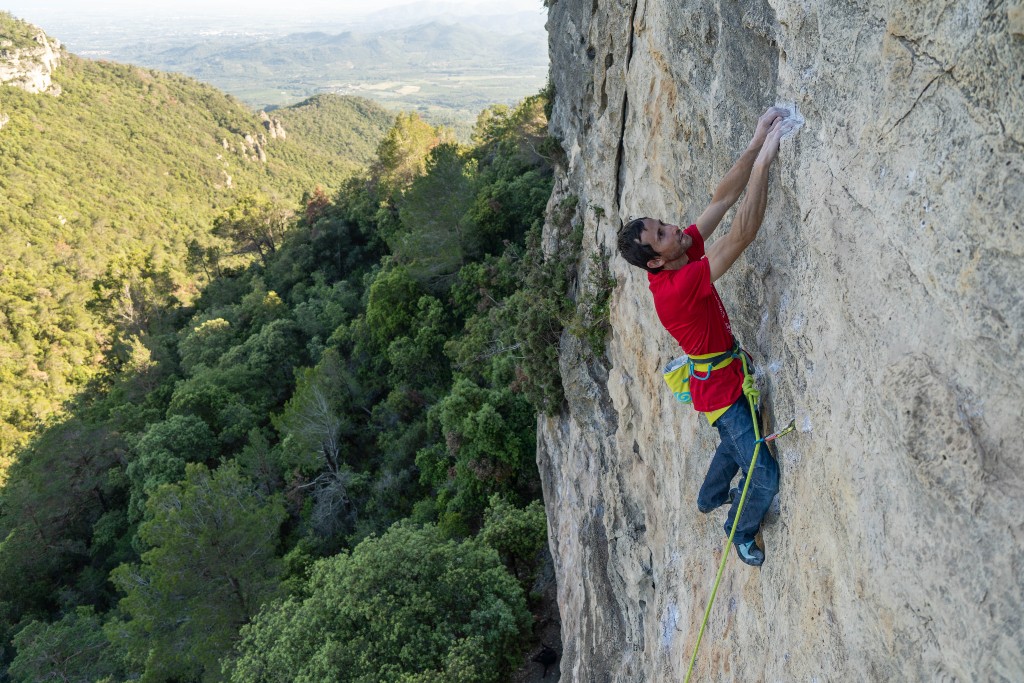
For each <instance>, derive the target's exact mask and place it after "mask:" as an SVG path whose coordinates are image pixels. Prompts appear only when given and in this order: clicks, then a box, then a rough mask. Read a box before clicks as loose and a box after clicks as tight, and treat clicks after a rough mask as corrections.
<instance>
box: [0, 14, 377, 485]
mask: <svg viewBox="0 0 1024 683" xmlns="http://www.w3.org/2000/svg"><path fill="white" fill-rule="evenodd" d="M3 16H4V17H5V21H4V24H3V27H4V31H5V33H10V34H11V40H13V41H14V42H13V43H12V44H18V43H17V40H15V39H18V40H22V38H19V36H20V35H21V34H20V33H18V31H19V30H20V31H21V32H22V33H24V32H25V30H26V29H25V28H24V27H25V26H26V25H25V24H23V23H21V22H17V21H14V20H13V19H11V18H10V16H9V15H3ZM29 32H30V31H29ZM5 54H6V53H5ZM53 78H54V81H55V83H56V84H57V85H58V86H59V87H60V91H61V94H60V95H59V96H52V95H49V94H29V93H27V92H24V91H22V90H19V89H17V88H14V87H7V86H0V226H2V230H0V386H2V388H3V391H2V392H0V479H2V476H3V470H4V469H5V468H6V462H7V461H8V460H9V458H10V456H11V454H12V452H13V449H14V448H16V447H18V446H19V445H23V444H24V443H25V439H26V438H27V436H28V434H29V433H30V432H31V430H32V429H34V428H37V427H38V426H39V425H41V424H42V423H44V422H45V421H46V420H47V419H49V418H50V417H51V416H53V415H54V414H55V413H57V412H59V406H60V404H61V402H62V401H64V400H66V399H68V398H69V397H71V396H73V395H74V394H75V393H76V392H78V391H80V390H81V389H82V388H83V387H85V386H86V384H87V382H88V381H89V380H90V379H91V378H93V377H95V376H96V373H97V371H98V369H99V368H100V367H101V361H102V360H103V358H104V350H105V349H106V348H108V347H109V346H110V345H111V344H112V343H115V342H118V341H119V342H121V345H122V346H124V345H126V344H131V343H137V342H138V340H139V339H141V338H142V337H143V336H145V333H146V328H147V327H148V325H149V318H150V316H151V315H152V312H153V311H154V310H156V309H158V308H160V307H165V306H169V305H173V304H174V302H188V301H190V300H191V298H192V297H193V296H194V295H195V292H196V289H195V280H194V278H193V276H192V274H191V273H190V272H189V268H190V266H189V265H188V263H187V262H188V259H189V255H190V254H191V255H192V257H193V258H194V257H195V256H196V255H198V254H199V253H206V254H211V253H217V252H219V253H221V254H222V255H223V260H224V263H225V264H230V263H231V250H230V248H229V247H228V245H227V243H226V242H224V241H223V240H222V239H221V238H220V237H217V236H215V235H212V234H211V233H210V226H211V224H212V222H213V221H214V219H215V218H216V217H217V216H218V215H220V214H221V213H222V212H224V211H225V210H227V209H229V208H230V207H233V206H235V205H236V204H238V203H239V202H240V201H246V200H248V201H255V202H256V203H264V204H266V203H276V205H279V206H280V207H282V208H283V209H287V208H290V207H294V208H298V204H299V202H298V200H299V198H300V197H301V195H302V193H303V192H306V191H312V189H313V188H315V187H316V186H317V185H318V184H319V185H323V186H324V187H325V188H327V189H336V188H338V187H339V186H340V185H341V183H342V182H343V180H344V179H345V178H346V177H348V176H349V175H351V174H352V172H354V171H355V170H356V169H358V168H361V167H363V166H365V164H366V163H367V162H368V161H369V160H370V159H371V158H372V156H373V153H374V150H375V147H376V145H377V143H378V142H379V140H380V139H381V138H382V136H383V134H384V132H385V131H386V130H387V128H388V127H389V126H390V124H391V122H392V120H393V115H390V114H387V113H385V112H384V110H382V109H380V108H379V107H377V106H376V105H373V104H371V103H369V102H367V101H364V100H353V99H344V98H331V99H327V100H320V101H318V103H317V106H316V108H317V111H316V125H315V126H314V125H311V124H310V123H308V120H309V115H308V114H307V112H308V110H309V109H310V107H311V106H312V105H310V104H309V103H303V104H301V105H297V106H296V108H295V109H294V110H281V111H278V112H274V114H273V117H274V118H275V119H277V120H278V123H281V122H283V124H281V125H283V127H284V130H286V131H287V132H288V133H289V134H288V135H287V137H286V138H283V137H280V136H278V137H274V136H273V135H272V132H274V131H272V130H271V129H272V128H273V122H272V121H268V122H267V123H266V125H265V124H264V122H263V121H261V119H260V117H259V116H258V115H256V114H255V113H254V112H252V111H250V110H248V109H247V108H245V107H244V106H242V105H241V104H240V103H239V102H238V101H236V100H234V99H233V98H231V97H229V96H226V95H224V94H223V93H221V92H219V91H217V90H215V89H214V88H212V87H209V86H206V85H203V84H201V83H198V82H196V81H194V80H192V79H189V78H186V77H182V76H177V75H171V74H164V73H160V72H155V71H150V70H147V69H141V68H136V67H133V66H126V65H120V64H113V63H104V62H94V61H88V60H83V59H78V58H76V57H75V56H73V55H64V56H63V58H62V60H61V65H60V67H59V69H57V71H56V73H55V74H54V76H53ZM292 125H294V130H291V131H288V128H289V126H292ZM274 130H275V131H276V130H278V129H274ZM190 245H191V249H190ZM116 326H120V329H121V330H122V332H123V334H122V335H121V337H120V338H115V336H114V332H113V330H114V329H115V327H116ZM126 357H127V356H126V355H125V354H124V353H121V354H120V355H115V356H114V357H113V359H114V360H115V361H117V362H121V361H123V360H124V359H125V358H126Z"/></svg>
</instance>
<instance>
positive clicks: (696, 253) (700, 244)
mask: <svg viewBox="0 0 1024 683" xmlns="http://www.w3.org/2000/svg"><path fill="white" fill-rule="evenodd" d="M683 233H684V234H687V235H689V236H690V238H691V239H692V240H693V243H692V244H691V245H690V248H689V249H687V250H686V258H687V259H689V261H690V262H691V263H692V262H694V261H699V260H700V259H702V258H704V238H703V237H701V234H700V230H698V229H697V224H696V223H694V224H693V225H691V226H690V227H688V228H687V229H686V230H683Z"/></svg>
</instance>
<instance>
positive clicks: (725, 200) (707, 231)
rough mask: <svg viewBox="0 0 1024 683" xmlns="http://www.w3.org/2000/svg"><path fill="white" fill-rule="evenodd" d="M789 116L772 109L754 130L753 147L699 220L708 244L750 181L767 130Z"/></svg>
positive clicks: (730, 170) (726, 178)
mask: <svg viewBox="0 0 1024 683" xmlns="http://www.w3.org/2000/svg"><path fill="white" fill-rule="evenodd" d="M787 115H789V112H788V111H787V110H785V109H783V108H782V107H772V108H770V109H769V110H768V111H766V112H765V113H764V114H762V115H761V118H759V119H758V120H757V127H756V128H755V129H754V137H753V138H752V139H751V141H750V144H749V145H747V148H746V149H745V150H744V151H743V154H741V155H740V158H739V159H737V160H736V163H734V164H733V165H732V168H730V169H729V172H728V173H726V174H725V177H724V178H722V182H720V183H719V184H718V187H717V188H715V193H714V194H713V195H712V196H711V203H710V204H708V206H707V208H706V209H704V212H703V213H702V214H701V215H700V216H699V217H698V218H697V221H696V222H697V230H698V231H699V232H700V236H701V237H703V238H704V240H705V241H707V239H708V238H709V237H711V233H713V232H714V231H715V228H717V227H718V224H719V223H721V222H722V218H723V217H724V216H725V214H726V213H727V212H728V211H729V209H731V208H732V205H733V204H735V203H736V201H737V200H738V199H739V198H740V195H741V194H743V188H745V187H746V186H747V183H748V182H749V180H750V171H751V169H752V168H753V166H754V161H755V160H756V159H757V155H758V153H760V151H761V147H762V146H763V145H764V141H765V138H766V137H767V135H768V130H769V129H770V128H771V127H772V125H774V123H775V122H776V121H778V120H780V119H782V118H784V117H785V116H787Z"/></svg>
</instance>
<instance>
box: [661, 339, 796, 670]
mask: <svg viewBox="0 0 1024 683" xmlns="http://www.w3.org/2000/svg"><path fill="white" fill-rule="evenodd" d="M735 358H739V359H740V360H741V362H742V363H743V395H744V396H746V397H747V404H748V405H749V406H750V419H751V420H752V421H753V423H754V437H755V438H756V441H755V442H754V455H753V457H752V458H751V459H750V467H749V469H748V470H747V471H748V473H750V472H753V471H754V467H755V466H756V465H757V456H758V453H759V451H760V450H761V444H763V443H769V442H772V441H774V440H775V439H777V438H779V437H780V436H783V435H785V434H789V433H790V432H791V431H793V430H794V429H796V421H795V420H790V422H789V424H788V425H786V426H785V427H784V428H782V429H780V430H779V431H777V432H775V433H774V434H769V435H768V436H766V437H764V438H762V437H761V429H760V427H759V426H758V423H757V401H758V399H759V398H760V396H761V392H759V391H758V390H757V387H756V386H755V385H754V375H753V373H751V372H750V365H749V363H748V356H747V352H746V351H744V350H743V349H742V348H740V345H739V342H737V341H735V340H734V341H733V346H732V348H731V349H729V350H728V351H726V352H725V353H720V354H706V355H699V356H689V357H687V356H682V357H680V358H676V359H675V360H673V361H672V362H670V363H669V364H668V365H666V366H665V370H664V371H663V373H662V375H663V376H664V378H665V383H666V384H668V386H669V389H671V390H672V393H673V394H674V395H675V397H676V400H678V401H680V402H681V403H690V402H691V401H692V398H691V396H690V380H691V379H694V380H698V381H704V380H707V379H708V377H710V376H711V372H712V370H717V369H718V368H723V367H725V366H726V365H728V364H729V363H731V362H732V361H733V360H734V359H735ZM698 365H702V366H704V368H703V370H698V368H697V366H698ZM700 372H702V373H703V374H704V376H703V377H701V376H700V374H698V373H700ZM751 479H753V476H748V477H745V481H744V482H743V492H742V493H741V494H740V502H739V504H738V505H737V506H736V516H735V517H734V519H733V522H732V530H731V531H730V532H729V540H727V541H726V542H725V549H724V550H723V552H722V561H721V562H720V563H719V564H718V573H717V574H716V576H715V584H714V586H713V587H712V589H711V597H710V598H708V606H707V608H706V609H705V610H704V619H703V620H702V621H701V624H700V631H698V632H697V643H696V645H694V646H693V655H692V656H691V657H690V666H689V668H688V669H687V671H686V680H685V682H684V683H689V681H690V676H691V675H692V674H693V665H694V663H695V662H696V661H697V650H698V649H699V648H700V643H701V640H703V638H704V629H705V628H707V625H708V617H709V616H710V615H711V606H712V605H713V604H714V602H715V595H717V594H718V585H719V584H720V583H721V581H722V572H723V571H725V563H726V561H727V560H728V559H729V546H730V545H732V539H733V538H734V537H735V535H736V527H737V526H738V525H739V521H740V517H741V516H742V514H743V505H744V504H745V503H746V502H747V489H749V488H750V480H751Z"/></svg>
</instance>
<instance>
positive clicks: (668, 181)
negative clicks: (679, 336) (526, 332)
mask: <svg viewBox="0 0 1024 683" xmlns="http://www.w3.org/2000/svg"><path fill="white" fill-rule="evenodd" d="M1008 5H1009V7H1008ZM1018 5H1019V3H983V2H980V1H976V0H968V1H967V2H938V1H926V2H917V3H878V2H824V1H822V0H799V1H797V0H770V1H768V0H749V1H743V2H706V1H702V0H681V1H680V0H677V1H673V2H669V1H668V0H647V1H646V2H629V1H616V0H557V2H552V3H551V6H550V14H549V24H548V29H549V35H550V41H551V59H552V83H553V85H554V88H555V91H556V99H555V105H554V112H553V115H552V120H551V131H552V134H553V135H555V136H556V137H557V138H559V140H561V142H562V146H563V148H564V149H565V151H566V154H567V158H568V161H567V163H566V168H565V172H564V174H563V175H562V177H560V178H558V182H557V183H556V193H555V196H554V197H553V199H552V201H553V202H557V201H558V200H559V198H560V197H562V196H566V195H575V196H577V197H578V198H579V200H580V201H579V205H578V206H579V207H580V208H579V213H578V215H577V220H579V221H580V222H582V224H583V227H584V235H585V238H584V249H585V250H589V251H590V252H599V253H601V254H603V255H604V256H605V257H606V258H609V259H610V267H611V271H612V273H613V274H614V276H615V277H616V280H617V286H616V289H615V292H614V294H613V297H612V302H611V311H612V312H611V316H612V325H613V331H612V333H611V335H610V337H609V339H608V343H607V355H606V357H604V358H602V359H599V360H598V361H593V362H582V361H581V360H580V359H581V358H582V357H585V356H584V354H582V352H581V349H580V348H579V343H578V342H577V341H575V340H574V339H573V338H572V337H571V336H569V335H564V336H563V343H562V373H563V377H564V381H565V386H566V393H567V397H568V398H567V404H566V406H565V409H564V410H563V411H562V413H561V415H559V416H558V417H556V418H552V419H549V420H542V421H541V425H540V434H539V444H540V446H539V449H538V464H539V467H540V470H541V475H542V479H543V482H544V494H545V501H546V506H547V512H548V517H549V535H550V540H551V547H552V552H553V555H554V559H555V566H556V571H557V575H558V583H559V607H560V611H561V617H562V637H563V642H564V652H563V655H562V661H561V670H562V673H563V676H565V679H566V680H571V681H581V682H583V681H585V682H587V683H589V682H590V681H629V682H630V683H634V682H637V681H681V680H682V679H683V678H684V676H685V674H686V668H687V664H688V662H689V658H690V653H691V651H692V649H693V646H694V643H695V642H696V636H697V630H698V627H699V624H700V620H701V617H702V616H703V611H704V608H705V606H706V604H707V599H708V596H709V592H710V588H711V585H712V582H713V580H714V574H715V570H716V568H717V561H718V560H719V559H720V557H721V549H722V545H723V543H724V535H723V532H722V529H721V526H722V523H723V521H724V520H723V518H724V511H722V510H719V511H718V512H716V513H712V514H710V515H700V514H699V513H698V512H697V510H696V494H697V489H698V487H699V485H700V483H701V481H702V479H703V475H704V472H705V470H706V466H707V462H708V459H709V457H710V454H711V452H712V451H713V449H714V447H715V445H716V443H717V433H716V432H715V431H714V430H713V429H712V428H710V427H709V426H708V425H707V423H706V421H705V420H703V418H702V417H700V416H699V415H697V414H696V413H694V412H693V411H692V410H691V409H689V408H688V407H685V406H682V405H680V404H677V403H675V402H674V400H673V398H672V396H671V395H670V394H669V393H668V391H667V390H666V388H665V387H664V385H663V383H662V380H661V377H660V367H661V366H662V365H663V364H664V362H665V361H666V360H668V359H669V358H671V357H673V356H676V355H678V354H679V349H678V347H677V346H676V345H675V343H674V342H673V340H672V339H671V338H670V337H669V335H668V334H667V333H666V332H665V331H664V330H663V329H662V327H661V325H660V324H659V322H658V320H657V318H656V316H655V314H654V310H653V305H652V302H651V297H650V293H649V292H648V291H647V286H646V277H645V275H644V273H642V272H641V271H639V270H637V269H635V268H632V267H630V266H628V265H627V264H626V263H625V262H624V261H622V259H621V258H620V257H618V256H617V255H616V254H615V234H616V230H617V229H618V227H619V226H620V225H621V223H622V222H623V221H625V220H627V219H628V218H629V217H630V216H645V215H646V216H656V217H663V218H665V219H666V220H670V221H672V222H678V223H680V224H681V225H686V224H688V223H690V222H692V221H693V220H694V219H695V218H696V217H697V215H698V214H699V212H700V211H701V210H702V209H703V208H704V206H705V205H706V204H707V201H708V199H709V197H710V194H711V192H712V190H713V189H714V186H715V184H716V183H717V181H718V180H719V179H720V178H721V177H722V176H723V175H724V173H725V172H726V171H727V170H728V168H729V167H730V165H731V164H732V162H733V161H734V160H735V158H736V157H737V156H738V154H739V153H740V151H741V150H742V149H743V148H744V147H745V146H746V144H747V142H748V141H749V139H750V136H751V134H752V132H753V127H754V123H755V121H756V119H757V116H758V115H759V114H760V113H761V112H763V111H764V109H765V108H767V107H768V106H770V105H772V104H776V103H781V102H787V103H792V104H795V105H796V106H797V107H799V110H800V112H801V113H802V114H803V115H804V116H805V117H806V125H805V126H804V128H803V129H802V131H801V132H800V133H799V135H798V136H797V137H795V138H793V139H791V140H788V141H786V142H784V143H783V148H782V151H781V153H780V156H779V160H778V161H777V163H776V165H775V168H774V170H773V171H772V177H771V189H770V194H769V204H768V213H767V217H766V220H765V223H764V227H763V228H762V230H761V234H760V236H759V237H758V239H757V241H756V242H755V243H754V245H753V246H751V247H750V248H749V249H748V250H747V251H746V252H745V254H744V256H743V257H741V259H740V260H739V261H738V262H737V263H736V265H734V266H733V267H732V269H731V270H730V271H729V272H728V273H727V274H726V275H725V276H724V277H723V278H722V279H720V280H719V281H718V283H717V285H718V288H719V290H720V292H721V294H722V297H723V299H724V301H725V305H726V307H727V309H728V311H729V314H730V317H731V319H732V323H733V329H734V331H736V333H737V335H738V337H739V338H740V339H741V340H742V342H743V343H744V345H745V346H746V347H747V348H748V349H749V351H750V352H751V353H752V354H753V356H754V358H755V360H756V362H757V366H758V376H759V383H760V385H761V388H762V389H763V390H765V391H766V400H765V405H766V407H767V412H768V413H769V415H772V416H774V419H775V423H776V424H779V425H781V424H783V423H784V422H785V421H788V420H789V419H790V418H795V419H796V421H797V425H798V427H799V430H798V431H797V432H796V433H795V434H793V435H790V436H787V437H785V438H784V439H783V440H780V441H779V442H778V450H777V454H778V459H779V462H780V465H781V469H782V490H781V494H780V503H781V512H780V514H779V515H778V518H777V520H776V521H775V522H774V523H773V524H771V525H768V526H766V527H765V528H764V530H763V537H764V543H765V546H766V551H767V561H766V563H765V565H764V567H763V568H762V569H761V570H760V571H759V570H757V569H753V568H750V567H747V566H745V565H742V564H740V563H739V562H738V561H737V560H736V558H735V557H731V558H730V559H729V564H728V565H727V567H726V570H725V575H724V578H723V581H722V585H721V587H720V589H719V592H718V596H717V599H716V602H715V605H714V607H713V609H712V613H711V619H710V622H709V625H708V630H707V632H706V634H705V637H704V641H703V643H702V645H701V650H700V655H699V657H698V661H697V666H696V676H695V680H702V681H806V680H835V681H897V680H901V681H903V680H905V681H939V680H942V681H982V680H984V681H1020V680H1024V638H1022V637H1021V633H1024V620H1022V616H1024V597H1022V593H1024V586H1022V582H1024V579H1022V576H1024V524H1022V519H1024V515H1022V505H1024V474H1022V471H1024V455H1022V453H1024V447H1022V444H1021V441H1022V438H1021V437H1022V434H1024V417H1022V415H1024V390H1022V386H1024V354H1022V353H1021V352H1022V345H1024V35H1022V29H1021V19H1020V17H1021V10H1020V8H1019V7H1018ZM730 220H731V216H728V217H727V218H726V221H725V223H724V224H723V227H722V228H720V231H722V232H724V231H725V230H726V229H728V225H729V221H730ZM586 261H587V259H583V262H586ZM579 281H580V282H581V283H582V282H585V278H583V277H580V278H579ZM731 552H732V551H731V550H730V553H731Z"/></svg>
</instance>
